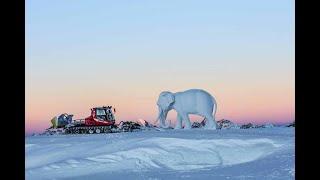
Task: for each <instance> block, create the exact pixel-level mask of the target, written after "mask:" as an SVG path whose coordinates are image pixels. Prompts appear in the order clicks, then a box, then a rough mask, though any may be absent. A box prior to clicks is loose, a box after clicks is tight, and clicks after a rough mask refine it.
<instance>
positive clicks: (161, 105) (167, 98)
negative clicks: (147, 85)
mask: <svg viewBox="0 0 320 180" xmlns="http://www.w3.org/2000/svg"><path fill="white" fill-rule="evenodd" d="M173 103H174V94H173V93H171V92H169V91H164V92H161V93H160V95H159V98H158V101H157V105H158V109H159V115H158V118H157V120H159V121H160V127H166V123H165V121H166V118H167V115H168V112H169V111H170V110H171V109H172V105H173Z"/></svg>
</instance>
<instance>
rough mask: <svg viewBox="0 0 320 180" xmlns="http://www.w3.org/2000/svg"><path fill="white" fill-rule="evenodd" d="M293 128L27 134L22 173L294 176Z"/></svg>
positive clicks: (41, 175) (41, 176)
mask: <svg viewBox="0 0 320 180" xmlns="http://www.w3.org/2000/svg"><path fill="white" fill-rule="evenodd" d="M294 136H295V133H294V128H289V127H274V128H259V129H226V130H204V129H191V130H183V129H182V130H164V131H153V130H151V131H142V132H133V133H113V134H93V135H53V136H30V137H26V145H25V153H26V161H25V165H26V169H25V173H26V178H27V179H28V180H33V179H35V180H36V179H150V180H151V179H153V180H156V179H294V173H295V168H294V162H295V160H294V159H295V152H294Z"/></svg>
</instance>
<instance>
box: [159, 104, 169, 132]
mask: <svg viewBox="0 0 320 180" xmlns="http://www.w3.org/2000/svg"><path fill="white" fill-rule="evenodd" d="M167 115H168V111H167V110H163V109H162V108H160V107H159V115H158V118H157V119H158V120H159V122H160V127H162V128H167V127H168V126H167V125H166V119H167Z"/></svg>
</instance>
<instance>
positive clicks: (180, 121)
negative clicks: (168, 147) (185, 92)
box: [174, 113, 182, 129]
mask: <svg viewBox="0 0 320 180" xmlns="http://www.w3.org/2000/svg"><path fill="white" fill-rule="evenodd" d="M181 128H182V117H181V116H180V115H179V113H178V115H177V123H176V127H175V128H174V129H181Z"/></svg>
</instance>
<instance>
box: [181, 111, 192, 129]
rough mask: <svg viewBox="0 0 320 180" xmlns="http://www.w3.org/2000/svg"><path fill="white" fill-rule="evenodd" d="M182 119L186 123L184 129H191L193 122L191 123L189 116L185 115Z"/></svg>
mask: <svg viewBox="0 0 320 180" xmlns="http://www.w3.org/2000/svg"><path fill="white" fill-rule="evenodd" d="M182 119H183V121H184V129H191V122H190V119H189V116H188V114H184V115H183V116H182Z"/></svg>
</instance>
